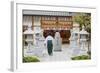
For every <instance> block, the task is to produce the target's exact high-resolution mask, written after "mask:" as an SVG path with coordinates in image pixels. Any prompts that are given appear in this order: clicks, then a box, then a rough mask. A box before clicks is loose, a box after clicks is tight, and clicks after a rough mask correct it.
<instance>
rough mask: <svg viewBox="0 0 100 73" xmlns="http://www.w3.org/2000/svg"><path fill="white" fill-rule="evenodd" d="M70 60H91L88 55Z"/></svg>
mask: <svg viewBox="0 0 100 73" xmlns="http://www.w3.org/2000/svg"><path fill="white" fill-rule="evenodd" d="M71 59H72V60H88V59H91V57H90V56H88V55H81V56H75V57H72V58H71Z"/></svg>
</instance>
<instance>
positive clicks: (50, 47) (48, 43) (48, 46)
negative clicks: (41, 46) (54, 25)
mask: <svg viewBox="0 0 100 73" xmlns="http://www.w3.org/2000/svg"><path fill="white" fill-rule="evenodd" d="M47 49H48V54H49V55H52V54H53V52H52V50H53V44H52V40H48V41H47Z"/></svg>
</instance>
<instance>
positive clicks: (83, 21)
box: [73, 13, 91, 33]
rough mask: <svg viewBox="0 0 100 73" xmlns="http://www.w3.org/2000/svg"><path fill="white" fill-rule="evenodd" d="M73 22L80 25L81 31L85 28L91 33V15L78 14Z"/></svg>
mask: <svg viewBox="0 0 100 73" xmlns="http://www.w3.org/2000/svg"><path fill="white" fill-rule="evenodd" d="M73 21H74V22H77V23H79V24H80V29H81V28H82V26H84V27H85V29H86V30H87V32H89V33H91V14H90V13H76V14H75V16H73Z"/></svg>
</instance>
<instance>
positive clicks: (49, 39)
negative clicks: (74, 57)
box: [45, 33, 54, 56]
mask: <svg viewBox="0 0 100 73" xmlns="http://www.w3.org/2000/svg"><path fill="white" fill-rule="evenodd" d="M53 41H54V39H53V37H52V36H51V34H50V33H49V34H48V36H47V37H46V39H45V44H46V48H47V52H48V54H49V55H50V56H52V55H53Z"/></svg>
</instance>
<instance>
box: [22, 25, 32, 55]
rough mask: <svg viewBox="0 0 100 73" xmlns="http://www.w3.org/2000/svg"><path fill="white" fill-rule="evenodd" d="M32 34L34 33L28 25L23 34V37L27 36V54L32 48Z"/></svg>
mask: <svg viewBox="0 0 100 73" xmlns="http://www.w3.org/2000/svg"><path fill="white" fill-rule="evenodd" d="M33 34H34V31H33V30H32V29H31V25H28V29H27V30H26V31H25V32H24V35H27V38H26V39H25V41H26V42H27V43H28V46H27V52H29V53H31V52H32V51H31V50H32V48H33Z"/></svg>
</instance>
